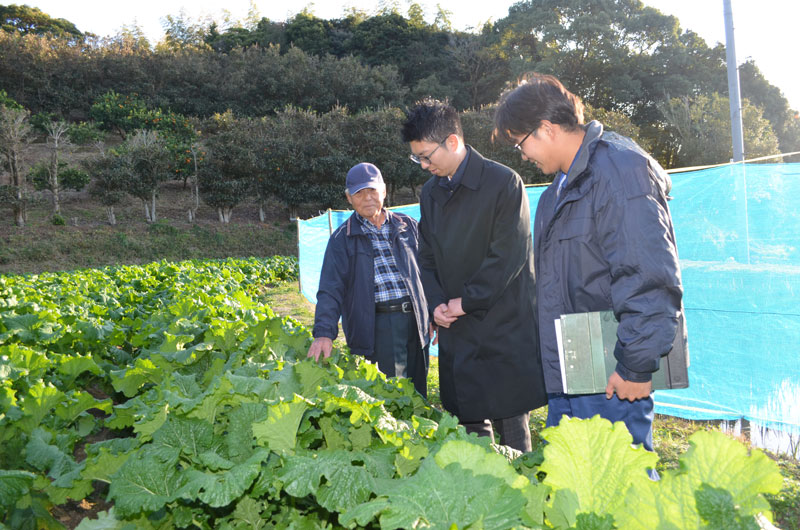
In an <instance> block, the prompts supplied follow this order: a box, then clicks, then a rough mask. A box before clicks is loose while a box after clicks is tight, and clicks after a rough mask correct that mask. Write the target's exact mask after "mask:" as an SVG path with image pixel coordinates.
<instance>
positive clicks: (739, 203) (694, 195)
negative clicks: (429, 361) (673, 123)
mask: <svg viewBox="0 0 800 530" xmlns="http://www.w3.org/2000/svg"><path fill="white" fill-rule="evenodd" d="M672 180H673V188H672V193H671V195H672V197H673V200H672V201H671V202H670V209H671V211H672V217H673V221H674V223H675V231H676V236H677V240H678V253H679V254H680V260H681V274H682V277H683V285H684V290H685V294H684V306H685V308H686V320H687V328H688V333H689V351H690V355H691V365H690V368H689V379H690V386H689V388H687V389H683V390H665V391H658V392H656V396H655V397H656V412H658V413H661V414H670V415H673V416H679V417H683V418H689V419H729V420H735V419H739V418H745V419H748V420H750V421H754V422H756V423H758V424H760V425H764V426H767V427H775V428H780V429H781V430H784V431H788V432H793V433H800V308H798V307H797V306H796V305H795V304H796V303H797V302H798V297H800V212H798V208H797V206H796V205H795V204H794V198H796V197H800V164H745V165H735V166H725V167H721V168H714V169H706V170H702V171H693V172H687V173H676V174H673V175H672ZM527 191H528V196H529V198H530V201H531V211H535V210H536V202H537V201H538V199H539V195H540V194H541V192H542V191H543V188H541V187H529V188H528V189H527ZM397 209H398V210H400V211H402V212H404V213H407V214H409V215H411V216H412V217H415V218H418V217H419V206H418V205H409V206H403V207H399V208H397ZM349 215H350V212H341V211H335V212H331V214H330V220H329V217H328V214H325V215H322V216H319V217H315V218H313V219H309V220H306V221H300V222H299V226H298V234H299V254H300V282H301V290H302V292H303V294H304V295H305V296H306V298H308V299H309V300H311V301H312V302H314V301H315V300H316V298H315V295H316V292H317V284H318V281H319V271H320V268H321V266H322V256H323V253H324V251H325V245H326V244H327V241H328V236H329V233H330V229H331V228H333V229H335V228H336V227H337V226H339V225H340V224H341V223H342V222H343V221H344V220H345V219H346V218H347V216H349ZM432 353H435V350H434V351H433V352H432Z"/></svg>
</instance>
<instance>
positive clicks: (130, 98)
mask: <svg viewBox="0 0 800 530" xmlns="http://www.w3.org/2000/svg"><path fill="white" fill-rule="evenodd" d="M89 114H90V116H91V117H92V119H93V120H94V121H95V123H97V126H98V127H100V128H101V129H102V130H106V131H113V132H115V133H117V134H118V135H119V136H120V137H121V138H122V139H123V140H125V139H126V138H127V137H128V134H130V133H131V132H132V131H135V130H137V129H142V128H144V127H146V126H147V125H148V121H149V119H150V114H151V113H150V110H149V109H148V108H147V105H145V103H144V102H143V101H142V100H140V99H139V98H138V97H137V96H136V94H132V95H123V94H117V93H116V92H114V91H113V90H109V91H108V92H106V93H105V94H103V95H102V96H100V97H99V98H97V100H96V101H95V102H94V104H93V105H92V108H91V110H90V111H89Z"/></svg>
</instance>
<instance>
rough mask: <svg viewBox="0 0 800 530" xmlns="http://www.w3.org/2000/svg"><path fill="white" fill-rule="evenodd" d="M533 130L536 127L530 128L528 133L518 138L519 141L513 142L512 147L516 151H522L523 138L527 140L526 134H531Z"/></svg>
mask: <svg viewBox="0 0 800 530" xmlns="http://www.w3.org/2000/svg"><path fill="white" fill-rule="evenodd" d="M535 130H536V129H532V130H531V132H529V133H528V134H526V135H525V136H524V137H523V138H522V140H520V141H519V142H517V143H515V144H514V149H516V150H517V151H522V144H524V143H525V140H527V139H528V136H530V135H532V134H533V132H534V131H535Z"/></svg>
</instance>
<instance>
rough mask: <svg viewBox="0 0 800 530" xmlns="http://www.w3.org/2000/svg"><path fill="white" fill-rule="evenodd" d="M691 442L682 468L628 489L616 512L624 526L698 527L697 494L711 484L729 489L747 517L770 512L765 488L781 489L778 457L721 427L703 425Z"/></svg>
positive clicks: (618, 521) (741, 513) (735, 503)
mask: <svg viewBox="0 0 800 530" xmlns="http://www.w3.org/2000/svg"><path fill="white" fill-rule="evenodd" d="M689 443H690V445H691V447H690V449H689V451H687V453H686V454H684V455H683V456H682V457H681V460H680V462H681V469H680V470H677V471H667V472H666V473H665V474H664V476H662V478H661V480H660V481H659V482H657V483H656V482H651V483H649V484H644V487H640V488H638V489H637V490H630V491H629V492H628V494H627V497H626V499H625V501H626V502H625V503H623V504H622V505H621V506H620V507H618V509H617V510H616V512H615V513H614V516H615V519H616V522H617V525H618V526H619V527H620V528H626V529H627V528H630V529H632V530H637V529H641V530H645V529H653V528H659V529H660V528H664V529H667V528H669V529H672V528H699V527H701V526H702V525H703V520H702V517H701V515H700V513H699V512H698V509H697V503H696V501H697V495H698V491H701V490H703V489H704V488H709V487H711V488H715V489H718V490H724V491H727V492H729V493H730V495H731V499H732V501H733V503H734V505H735V506H736V507H737V513H738V514H740V515H741V516H742V518H743V519H744V518H745V516H749V517H753V516H755V515H756V514H758V513H759V512H762V513H764V514H765V516H767V517H768V518H770V516H771V512H770V508H769V504H768V503H767V501H766V500H765V499H764V497H763V495H762V494H763V493H776V492H778V491H780V489H781V487H782V486H783V479H782V478H781V475H780V473H779V471H778V468H777V465H776V464H775V463H774V462H772V461H771V460H769V459H768V458H767V457H766V456H764V454H763V453H762V452H761V451H758V450H753V451H752V452H751V454H750V456H748V455H747V449H746V448H745V447H744V446H743V445H742V444H740V443H739V442H737V441H735V440H732V439H731V438H729V437H728V436H726V435H724V434H722V433H719V432H706V431H698V432H697V433H695V434H693V435H692V436H691V437H690V438H689Z"/></svg>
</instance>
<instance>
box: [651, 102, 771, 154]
mask: <svg viewBox="0 0 800 530" xmlns="http://www.w3.org/2000/svg"><path fill="white" fill-rule="evenodd" d="M660 108H661V110H662V112H663V113H664V118H665V119H666V121H667V122H668V123H669V127H670V131H671V132H672V134H674V135H675V137H676V139H677V140H678V143H679V148H678V151H677V160H676V163H677V164H679V165H680V166H683V167H690V166H697V165H705V164H722V163H726V162H728V161H729V160H731V158H732V156H733V148H732V146H731V125H730V111H729V104H728V98H726V97H723V96H721V95H719V94H717V93H716V92H715V93H713V94H711V96H706V95H704V94H700V95H698V96H697V97H695V98H694V99H689V98H673V99H672V100H670V101H669V103H666V104H663V105H662V106H661V107H660ZM742 126H743V132H744V150H745V155H746V157H747V158H757V157H760V156H766V155H772V154H777V153H778V139H777V137H776V136H775V133H774V132H773V130H772V127H771V126H770V124H769V121H767V120H766V119H765V118H764V117H763V116H762V114H761V109H760V108H758V107H755V106H753V105H751V104H750V102H749V101H748V100H746V99H745V100H742Z"/></svg>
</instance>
